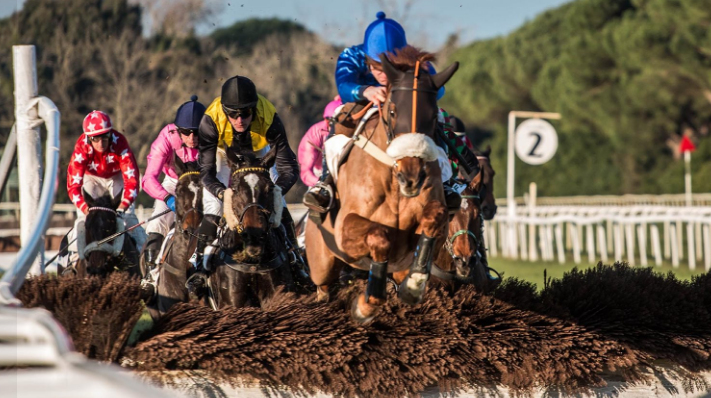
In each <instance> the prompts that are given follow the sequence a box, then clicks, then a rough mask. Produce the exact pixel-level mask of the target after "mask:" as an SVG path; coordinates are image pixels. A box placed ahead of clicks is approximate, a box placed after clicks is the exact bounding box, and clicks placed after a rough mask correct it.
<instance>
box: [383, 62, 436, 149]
mask: <svg viewBox="0 0 711 398" xmlns="http://www.w3.org/2000/svg"><path fill="white" fill-rule="evenodd" d="M419 78H420V61H417V62H415V76H414V79H413V82H412V88H410V87H400V86H398V87H392V88H391V89H390V94H389V95H388V101H386V102H390V98H389V97H390V96H392V92H393V91H412V131H411V133H417V93H418V92H422V93H428V94H435V95H437V90H428V89H423V88H419V87H418V84H417V83H418V79H419ZM381 117H382V114H381ZM385 125H386V126H387V129H386V131H387V134H388V143H389V142H390V141H392V140H393V138H395V132H394V131H393V130H392V127H391V126H392V113H390V112H388V120H387V121H386V122H385Z"/></svg>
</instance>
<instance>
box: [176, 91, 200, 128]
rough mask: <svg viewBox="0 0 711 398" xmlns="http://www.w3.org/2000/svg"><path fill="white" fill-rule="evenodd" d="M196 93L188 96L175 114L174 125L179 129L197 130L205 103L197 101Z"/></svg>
mask: <svg viewBox="0 0 711 398" xmlns="http://www.w3.org/2000/svg"><path fill="white" fill-rule="evenodd" d="M197 99H198V97H197V95H193V96H191V97H190V101H188V102H186V103H184V104H183V105H180V108H178V112H177V113H176V114H175V125H176V126H178V127H179V128H181V129H189V130H197V129H198V128H199V127H200V120H202V115H204V114H205V110H206V109H207V108H205V105H203V104H201V103H199V102H197Z"/></svg>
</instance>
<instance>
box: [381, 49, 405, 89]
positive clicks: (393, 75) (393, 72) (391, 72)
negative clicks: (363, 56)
mask: <svg viewBox="0 0 711 398" xmlns="http://www.w3.org/2000/svg"><path fill="white" fill-rule="evenodd" d="M380 62H381V63H382V65H383V72H385V75H386V76H387V77H388V81H389V82H390V84H392V83H393V82H396V81H398V80H399V79H400V77H401V76H402V75H403V74H404V73H405V72H402V71H400V70H398V69H397V68H395V66H393V64H392V62H390V60H389V59H388V57H387V56H386V55H385V53H383V54H380Z"/></svg>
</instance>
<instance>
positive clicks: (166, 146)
mask: <svg viewBox="0 0 711 398" xmlns="http://www.w3.org/2000/svg"><path fill="white" fill-rule="evenodd" d="M197 99H198V97H197V96H196V95H193V96H192V97H190V101H188V102H185V103H184V104H182V105H180V107H179V108H178V112H177V113H176V115H175V122H173V123H170V124H168V125H166V126H165V127H163V129H162V130H161V131H160V133H158V138H156V140H155V141H153V144H151V152H150V153H149V154H148V158H147V160H148V167H146V174H145V175H144V176H143V181H142V182H141V186H142V188H143V190H144V191H146V193H147V194H148V195H150V196H151V197H152V198H154V199H155V200H156V201H155V204H154V205H153V214H152V216H155V215H157V214H159V213H162V212H164V211H165V210H166V209H170V210H172V211H173V212H172V213H167V214H165V215H163V216H162V217H159V218H156V219H154V220H152V221H151V222H149V223H148V225H147V226H146V233H148V241H147V243H146V249H145V250H144V251H143V255H144V257H145V262H146V264H149V265H150V266H151V267H153V266H154V265H155V264H156V260H157V256H158V253H159V252H160V248H161V245H162V243H163V239H164V238H165V236H166V234H167V233H168V231H169V230H170V228H171V226H172V225H173V222H174V221H175V186H176V184H177V183H178V178H180V176H179V175H178V174H176V172H175V168H174V165H173V156H178V157H179V158H180V160H182V161H183V162H184V163H186V162H196V161H197V160H198V134H197V131H198V128H199V127H200V120H201V119H202V116H203V114H204V113H205V105H203V104H201V103H200V102H197ZM161 172H162V173H163V174H165V178H164V179H163V182H162V183H161V182H159V181H158V177H159V176H160V174H161Z"/></svg>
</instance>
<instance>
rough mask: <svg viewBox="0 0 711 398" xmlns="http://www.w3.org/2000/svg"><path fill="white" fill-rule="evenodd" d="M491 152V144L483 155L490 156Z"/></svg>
mask: <svg viewBox="0 0 711 398" xmlns="http://www.w3.org/2000/svg"><path fill="white" fill-rule="evenodd" d="M490 154H491V145H487V146H486V150H485V151H484V152H483V153H482V155H484V156H486V157H487V158H488V157H489V155H490Z"/></svg>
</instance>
